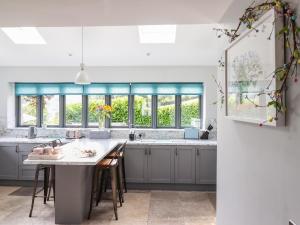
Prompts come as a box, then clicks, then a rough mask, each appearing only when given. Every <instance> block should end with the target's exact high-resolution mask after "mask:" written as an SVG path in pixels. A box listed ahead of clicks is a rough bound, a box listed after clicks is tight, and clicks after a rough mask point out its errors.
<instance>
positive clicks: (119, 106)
mask: <svg viewBox="0 0 300 225" xmlns="http://www.w3.org/2000/svg"><path fill="white" fill-rule="evenodd" d="M111 119H112V122H113V123H125V124H127V123H128V97H127V96H121V97H116V98H114V99H113V101H112V114H111Z"/></svg>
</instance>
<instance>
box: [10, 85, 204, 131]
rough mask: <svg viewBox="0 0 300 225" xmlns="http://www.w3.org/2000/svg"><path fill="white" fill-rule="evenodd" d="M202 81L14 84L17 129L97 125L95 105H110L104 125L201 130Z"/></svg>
mask: <svg viewBox="0 0 300 225" xmlns="http://www.w3.org/2000/svg"><path fill="white" fill-rule="evenodd" d="M203 92H204V88H203V84H202V83H92V84H90V85H77V84H74V83H16V84H15V94H16V102H17V105H16V122H17V123H16V125H17V126H38V127H41V126H43V125H47V126H50V127H51V126H52V127H98V126H99V121H98V112H97V107H98V106H101V105H105V104H110V105H111V106H112V113H111V118H110V119H107V122H109V123H105V125H106V126H107V127H120V128H128V127H131V126H129V124H130V125H132V126H133V127H140V128H178V129H179V128H185V127H192V126H196V127H200V124H201V123H200V122H202V121H200V120H202V119H203V118H202V94H203Z"/></svg>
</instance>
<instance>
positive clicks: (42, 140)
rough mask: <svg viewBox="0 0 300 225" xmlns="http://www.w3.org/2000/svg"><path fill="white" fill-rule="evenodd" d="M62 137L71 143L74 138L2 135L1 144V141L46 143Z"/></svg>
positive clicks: (65, 141)
mask: <svg viewBox="0 0 300 225" xmlns="http://www.w3.org/2000/svg"><path fill="white" fill-rule="evenodd" d="M56 139H60V140H61V141H62V142H63V143H69V142H71V141H73V140H71V139H65V138H45V137H37V138H33V139H30V138H22V137H5V136H2V137H0V144H1V143H16V144H44V143H48V142H50V141H53V140H56Z"/></svg>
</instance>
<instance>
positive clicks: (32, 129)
mask: <svg viewBox="0 0 300 225" xmlns="http://www.w3.org/2000/svg"><path fill="white" fill-rule="evenodd" d="M36 136H37V129H36V127H34V126H30V127H29V128H28V138H29V139H33V138H36Z"/></svg>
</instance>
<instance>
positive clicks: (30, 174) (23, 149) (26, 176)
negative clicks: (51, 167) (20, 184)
mask: <svg viewBox="0 0 300 225" xmlns="http://www.w3.org/2000/svg"><path fill="white" fill-rule="evenodd" d="M36 145H38V144H20V145H19V180H34V175H35V168H36V165H24V164H23V161H24V160H25V159H27V157H28V154H29V153H30V152H31V150H32V148H33V147H34V146H36ZM39 179H40V180H42V179H43V174H42V173H40V177H39Z"/></svg>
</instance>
